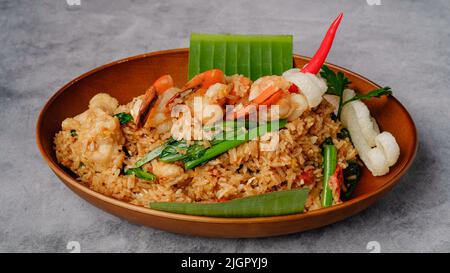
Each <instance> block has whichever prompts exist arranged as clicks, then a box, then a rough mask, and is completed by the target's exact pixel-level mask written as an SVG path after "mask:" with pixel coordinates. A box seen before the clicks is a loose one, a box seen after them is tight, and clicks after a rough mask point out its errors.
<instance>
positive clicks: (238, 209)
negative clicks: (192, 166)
mask: <svg viewBox="0 0 450 273" xmlns="http://www.w3.org/2000/svg"><path fill="white" fill-rule="evenodd" d="M308 193H309V190H307V189H299V190H288V191H279V192H271V193H266V194H261V195H255V196H250V197H245V198H239V199H233V200H231V201H227V202H222V203H177V202H156V203H150V204H149V207H150V208H151V209H155V210H161V211H167V212H174V213H181V214H189V215H201V216H212V217H264V216H277V215H286V214H293V213H300V212H303V210H304V205H305V202H306V199H307V198H308Z"/></svg>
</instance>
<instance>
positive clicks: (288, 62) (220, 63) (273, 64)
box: [189, 33, 293, 80]
mask: <svg viewBox="0 0 450 273" xmlns="http://www.w3.org/2000/svg"><path fill="white" fill-rule="evenodd" d="M292 40H293V39H292V35H231V34H200V33H191V39H190V45H189V79H191V78H192V77H194V76H195V75H197V74H199V73H201V72H204V71H206V70H209V69H213V68H218V69H221V70H222V71H224V73H225V74H226V75H233V74H243V75H245V76H246V77H249V78H250V79H252V80H256V79H258V78H260V77H261V76H265V75H281V74H282V73H283V72H284V71H286V70H288V69H290V68H292V56H293V50H292V48H293V42H292Z"/></svg>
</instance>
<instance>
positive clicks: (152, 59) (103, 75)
mask: <svg viewBox="0 0 450 273" xmlns="http://www.w3.org/2000/svg"><path fill="white" fill-rule="evenodd" d="M308 60H309V58H306V57H302V56H298V55H296V56H295V57H294V60H293V61H294V65H295V66H297V67H302V66H303V65H304V64H305V63H306V62H308ZM187 66H188V50H187V49H175V50H167V51H159V52H155V53H149V54H144V55H139V56H136V57H131V58H127V59H124V60H120V61H116V62H113V63H110V64H107V65H104V66H101V67H99V68H96V69H94V70H92V71H90V72H88V73H86V74H84V75H81V76H80V77H78V78H76V79H74V80H73V81H71V82H69V83H68V84H66V85H65V86H64V87H63V88H61V89H60V90H59V91H58V92H56V94H55V95H53V96H52V97H51V98H50V99H49V100H48V102H47V103H46V104H45V106H44V108H43V109H42V112H41V113H40V115H39V119H38V121H37V128H36V129H37V130H36V134H37V135H36V137H37V145H38V147H39V150H40V151H41V153H42V156H43V157H44V159H45V161H47V163H48V165H49V166H50V168H51V169H52V170H53V172H54V173H55V174H56V175H57V176H58V177H59V178H60V179H61V181H62V182H63V183H64V184H66V185H67V186H68V187H69V188H70V189H71V190H73V191H74V192H75V193H76V194H78V195H79V196H81V197H82V198H84V199H86V200H87V201H89V202H90V203H92V204H93V205H95V206H97V207H99V208H101V209H103V210H105V211H107V212H109V213H112V214H114V215H117V216H119V217H122V218H124V219H127V220H129V221H131V222H134V223H138V224H142V225H147V226H151V227H155V228H158V229H163V230H167V231H170V232H175V233H185V234H192V235H200V236H211V237H266V236H275V235H281V234H288V233H294V232H300V231H304V230H308V229H313V228H318V227H322V226H325V225H328V224H331V223H334V222H337V221H340V220H342V219H345V218H347V217H349V216H352V215H354V214H356V213H358V212H360V211H362V210H363V209H365V208H367V207H368V206H370V205H371V204H373V203H374V202H375V201H377V200H378V199H379V198H380V197H382V196H383V195H384V194H386V193H387V192H388V191H389V190H390V189H391V188H392V187H393V186H394V185H395V184H396V183H397V182H398V181H399V179H400V177H401V176H402V175H404V174H405V172H406V171H407V169H408V168H409V167H410V166H411V163H412V161H413V159H414V156H415V153H416V149H417V135H416V128H415V125H414V122H413V120H412V119H411V117H410V115H409V114H408V112H407V111H406V109H405V108H404V107H403V106H402V105H401V104H400V102H399V101H398V100H396V99H395V98H394V97H389V98H380V99H373V100H370V101H369V102H367V104H368V106H369V108H370V111H371V113H372V115H373V116H374V117H375V118H376V120H377V121H378V123H379V125H380V127H381V129H382V130H387V131H389V132H391V133H392V134H393V135H394V136H395V137H396V139H397V141H398V144H399V145H400V150H401V155H400V158H399V160H398V162H397V164H396V165H395V166H394V167H393V168H391V171H390V172H389V174H388V175H385V176H382V177H373V176H372V175H371V174H370V172H369V171H368V170H367V169H364V171H363V175H362V178H361V182H360V183H359V185H358V187H357V188H356V191H355V193H354V197H353V198H352V199H351V200H349V201H347V202H345V203H343V204H340V205H337V206H333V207H330V208H326V209H320V210H316V211H312V212H308V213H304V214H293V215H285V216H275V217H255V218H217V217H202V216H190V215H182V214H174V213H167V212H161V211H156V210H151V209H148V208H143V207H138V206H135V205H131V204H128V203H125V202H122V201H119V200H116V199H113V198H111V197H107V196H105V195H102V194H100V193H97V192H95V191H92V190H90V189H88V188H87V187H85V186H83V185H81V184H80V183H78V182H77V181H76V180H75V176H74V175H73V174H72V173H70V172H68V171H67V170H66V169H64V168H63V167H61V166H60V165H59V164H58V162H57V161H56V158H55V153H54V151H53V137H54V135H55V133H57V132H58V131H59V130H60V128H61V122H62V121H63V120H64V119H65V118H67V117H72V116H75V115H77V114H79V113H81V112H83V111H85V110H86V109H87V106H88V102H89V99H90V98H91V97H92V96H94V95H95V94H96V93H99V92H108V93H110V94H111V95H112V96H114V97H116V98H117V99H118V100H119V102H120V103H122V104H123V103H126V102H128V101H130V100H131V98H133V97H135V96H138V95H140V94H143V93H144V92H145V90H146V89H147V88H148V86H150V85H151V83H152V82H153V81H154V80H155V79H156V78H157V77H158V76H160V75H162V74H166V73H168V74H171V75H172V76H173V78H174V80H175V83H176V84H177V85H182V84H184V83H185V82H186V81H187ZM329 66H330V68H332V69H333V70H336V71H342V72H344V73H345V74H346V76H347V77H348V78H349V79H350V80H351V81H352V85H353V86H352V87H354V88H356V89H357V90H359V92H363V93H364V92H368V91H370V90H373V89H375V88H379V86H378V85H377V84H375V83H373V82H371V81H369V80H368V79H366V78H364V77H362V76H360V75H358V74H356V73H353V72H351V71H348V70H346V69H344V68H341V67H338V66H335V65H329Z"/></svg>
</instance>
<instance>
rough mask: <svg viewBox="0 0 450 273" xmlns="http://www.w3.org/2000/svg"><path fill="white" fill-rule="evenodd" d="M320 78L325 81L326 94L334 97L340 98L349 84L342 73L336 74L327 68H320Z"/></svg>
mask: <svg viewBox="0 0 450 273" xmlns="http://www.w3.org/2000/svg"><path fill="white" fill-rule="evenodd" d="M320 76H322V78H324V79H325V80H327V84H328V90H327V94H330V95H336V96H339V97H342V95H343V93H344V90H345V89H346V88H347V87H348V85H349V84H350V83H351V82H350V81H349V79H348V78H347V77H345V75H344V73H342V72H340V71H339V72H338V73H337V74H336V73H334V72H333V70H331V69H330V68H329V67H328V66H326V65H324V66H322V71H320Z"/></svg>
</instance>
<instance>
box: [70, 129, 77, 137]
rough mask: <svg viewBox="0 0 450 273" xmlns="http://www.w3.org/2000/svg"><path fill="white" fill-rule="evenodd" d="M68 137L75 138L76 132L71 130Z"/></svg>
mask: <svg viewBox="0 0 450 273" xmlns="http://www.w3.org/2000/svg"><path fill="white" fill-rule="evenodd" d="M70 135H71V136H73V137H76V136H77V135H78V134H77V131H75V130H73V129H72V130H70Z"/></svg>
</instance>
